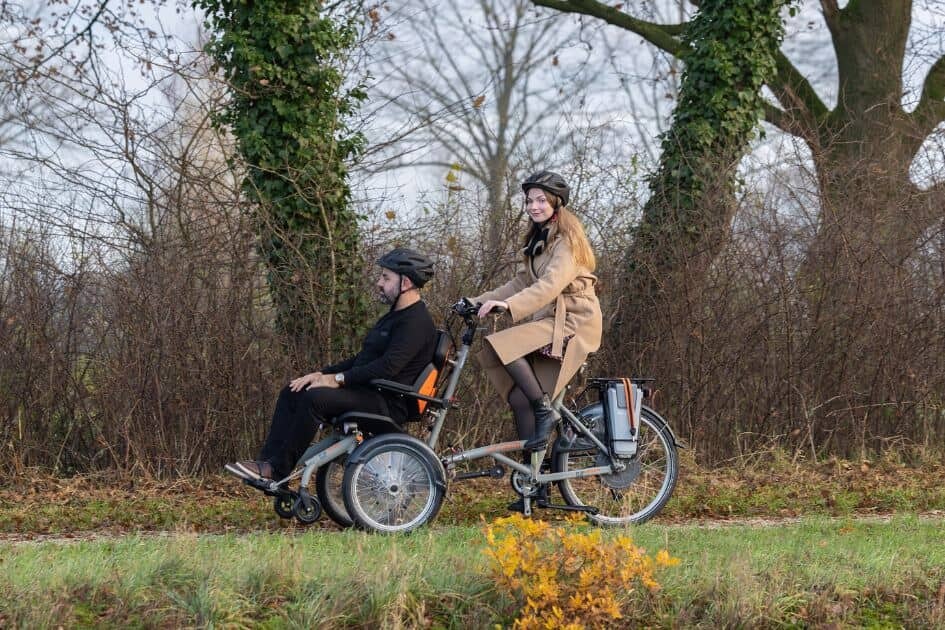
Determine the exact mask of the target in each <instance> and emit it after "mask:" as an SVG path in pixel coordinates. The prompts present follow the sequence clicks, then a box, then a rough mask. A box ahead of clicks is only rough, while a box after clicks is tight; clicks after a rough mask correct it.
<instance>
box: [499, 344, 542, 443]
mask: <svg viewBox="0 0 945 630" xmlns="http://www.w3.org/2000/svg"><path fill="white" fill-rule="evenodd" d="M505 371H506V372H508V373H509V376H511V377H512V381H513V382H514V383H515V387H513V388H512V390H511V391H510V392H509V395H508V398H507V399H506V400H508V402H509V406H510V407H511V408H512V415H513V416H515V430H516V431H517V432H518V437H519V439H520V440H527V439H528V438H530V437H531V436H532V435H534V434H535V412H534V411H533V409H532V401H535V400H540V399H541V397H542V396H544V392H543V391H542V390H541V383H539V382H538V377H537V376H535V370H534V369H532V364H531V363H529V362H528V359H526V358H525V357H521V358H519V359H515V360H514V361H512V362H511V363H509V364H507V365H506V366H505Z"/></svg>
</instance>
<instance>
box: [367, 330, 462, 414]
mask: <svg viewBox="0 0 945 630" xmlns="http://www.w3.org/2000/svg"><path fill="white" fill-rule="evenodd" d="M452 351H453V339H452V337H450V334H449V333H448V332H446V331H445V330H437V331H436V341H435V342H434V345H433V358H432V359H430V362H429V363H428V364H427V366H426V367H425V368H423V371H422V372H420V375H419V376H418V377H417V378H416V379H415V380H414V382H413V383H412V384H411V385H406V384H404V383H397V382H396V381H388V380H385V379H379V378H378V379H374V380H372V381H371V385H372V386H374V387H375V388H377V390H378V391H380V392H381V393H384V394H388V395H389V394H395V395H397V396H401V397H406V398H410V399H411V400H412V401H413V403H414V404H412V405H408V416H407V420H419V419H420V417H421V416H422V415H423V412H424V411H426V410H427V406H428V405H432V406H433V407H434V408H441V407H443V405H444V402H445V401H443V400H442V399H440V398H437V397H436V391H437V390H438V389H439V387H440V384H441V383H443V382H444V381H445V380H446V372H447V370H446V368H447V367H448V365H449V359H450V355H451V354H452Z"/></svg>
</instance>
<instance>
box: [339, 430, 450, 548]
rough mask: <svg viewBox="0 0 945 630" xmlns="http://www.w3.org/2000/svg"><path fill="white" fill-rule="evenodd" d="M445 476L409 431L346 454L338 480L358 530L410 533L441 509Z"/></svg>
mask: <svg viewBox="0 0 945 630" xmlns="http://www.w3.org/2000/svg"><path fill="white" fill-rule="evenodd" d="M445 478H446V474H445V473H444V471H443V465H442V464H441V463H440V461H439V460H438V459H437V458H436V455H434V453H433V451H431V450H430V448H429V447H428V446H427V445H426V444H424V443H423V442H421V441H420V440H417V439H416V438H413V437H410V436H409V435H402V434H396V433H394V434H387V435H381V436H378V437H375V438H372V439H370V440H368V441H367V442H365V443H364V444H363V445H361V446H360V447H359V448H358V449H357V450H356V451H355V452H354V453H352V454H351V455H350V456H349V458H348V464H347V466H346V467H345V476H344V480H343V482H342V493H343V495H344V502H345V507H346V508H347V510H348V514H349V515H350V516H351V518H352V519H353V520H354V522H355V524H356V525H357V526H358V527H360V528H362V529H367V530H370V531H375V532H381V533H394V532H409V531H412V530H414V529H416V528H418V527H421V526H422V525H424V524H425V523H427V522H429V521H430V520H432V519H433V518H434V517H435V516H436V514H437V512H439V510H440V506H441V505H442V503H443V497H444V495H445V492H446V482H445Z"/></svg>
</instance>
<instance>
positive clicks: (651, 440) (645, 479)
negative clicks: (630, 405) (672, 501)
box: [554, 404, 679, 525]
mask: <svg viewBox="0 0 945 630" xmlns="http://www.w3.org/2000/svg"><path fill="white" fill-rule="evenodd" d="M581 415H582V416H583V417H584V418H591V419H592V424H594V425H596V426H597V427H603V426H604V424H603V423H604V422H605V420H604V418H603V408H602V407H601V405H599V404H597V405H591V406H589V407H586V408H585V409H583V410H582V411H581ZM640 415H641V422H640V435H639V441H638V443H637V454H636V455H635V456H634V457H632V458H630V459H625V460H621V461H622V463H623V464H625V465H626V468H625V469H624V470H623V471H619V472H616V473H614V474H611V475H604V476H598V477H584V478H576V479H563V480H561V481H559V482H558V488H559V489H560V490H561V494H562V496H563V497H564V500H565V501H566V502H567V503H568V504H569V505H575V506H580V505H588V506H593V507H595V508H597V509H598V513H597V514H593V515H591V514H589V515H588V518H590V519H591V520H592V521H594V522H596V523H598V524H601V525H626V524H628V523H642V522H644V521H646V520H648V519H650V518H652V517H653V516H655V515H656V514H657V513H658V512H659V511H660V510H661V509H662V508H663V506H664V505H666V502H667V501H669V497H670V496H671V495H672V494H673V489H674V488H675V487H676V479H677V477H678V475H679V459H678V457H677V455H676V443H675V441H674V440H673V435H672V433H671V432H670V430H669V426H668V425H667V424H666V421H665V420H663V419H662V418H661V417H660V416H659V415H658V414H657V413H656V412H655V411H653V410H652V409H649V408H648V407H643V409H642V413H641V414H640ZM595 421H596V422H595ZM595 433H596V431H595ZM598 437H599V438H601V441H602V442H605V438H604V435H603V432H602V431H601V433H600V434H599V435H598ZM605 443H606V442H605ZM606 463H607V458H606V456H602V454H601V453H599V452H598V450H597V449H596V448H589V449H583V450H576V451H571V452H567V451H562V452H558V453H557V454H556V455H555V459H554V470H555V471H556V472H562V471H566V470H577V469H579V468H590V467H592V466H600V465H605V464H606Z"/></svg>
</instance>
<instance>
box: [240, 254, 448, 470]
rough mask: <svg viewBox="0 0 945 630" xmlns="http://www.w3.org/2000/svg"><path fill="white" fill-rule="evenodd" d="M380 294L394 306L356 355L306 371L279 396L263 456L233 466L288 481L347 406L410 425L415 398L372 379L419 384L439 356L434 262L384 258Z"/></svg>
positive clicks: (398, 256)
mask: <svg viewBox="0 0 945 630" xmlns="http://www.w3.org/2000/svg"><path fill="white" fill-rule="evenodd" d="M377 264H378V265H379V266H380V267H381V274H380V277H379V278H378V280H377V290H378V292H379V295H378V298H379V299H380V300H381V302H383V303H384V304H389V305H390V311H388V312H387V313H386V314H385V315H384V316H383V317H381V318H380V319H379V320H378V321H377V323H376V324H375V325H374V328H372V329H371V330H370V331H369V332H368V333H367V336H365V338H364V342H363V343H362V346H361V351H360V352H359V353H358V354H357V355H355V356H354V357H352V358H349V359H346V360H344V361H341V362H340V363H336V364H334V365H329V366H328V367H325V368H322V369H321V370H320V371H318V372H312V373H311V374H306V375H305V376H300V377H298V378H296V379H294V380H293V381H291V382H290V383H289V384H288V385H287V386H286V387H285V388H283V390H282V392H281V393H280V394H279V400H278V401H277V402H276V409H275V412H274V413H273V414H272V424H271V426H270V427H269V435H268V437H267V438H266V443H265V444H264V445H263V447H262V451H261V452H260V454H259V459H258V460H251V461H242V462H237V463H235V464H227V465H226V470H227V471H229V472H231V473H233V474H234V475H237V476H239V477H243V478H248V479H276V480H278V479H284V478H285V477H287V476H288V475H289V473H290V472H292V469H293V468H294V467H295V464H296V462H297V461H298V458H299V457H301V456H302V453H304V452H305V449H306V448H308V445H309V444H310V443H311V441H312V438H314V437H315V432H316V430H317V425H318V421H319V420H328V419H330V418H332V417H335V416H338V415H340V414H342V413H344V412H346V411H355V410H356V411H364V412H367V413H375V414H381V415H385V416H390V418H391V419H392V420H394V421H395V422H398V423H400V422H403V421H404V420H406V418H407V416H408V410H407V404H408V400H407V399H405V398H403V397H399V396H395V395H386V394H383V393H381V392H379V391H378V390H377V389H375V388H373V387H371V386H370V385H369V382H370V381H371V380H372V379H386V380H390V381H396V382H399V383H404V384H407V385H412V384H413V383H414V381H416V379H417V378H418V377H419V376H420V373H421V372H422V371H423V369H424V368H425V367H426V366H427V364H428V363H429V362H430V360H431V359H432V358H433V351H434V344H435V342H436V328H435V327H434V325H433V318H431V317H430V313H429V312H428V311H427V306H426V304H425V303H424V302H423V300H422V299H421V298H420V287H422V286H423V285H424V284H425V283H426V282H427V281H428V280H429V279H430V278H432V277H433V262H432V261H430V259H428V258H427V257H426V256H424V255H422V254H419V253H417V252H415V251H413V250H410V249H401V248H398V249H394V250H392V251H390V252H388V253H387V254H385V255H384V256H382V257H381V258H379V259H378V260H377Z"/></svg>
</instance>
